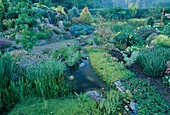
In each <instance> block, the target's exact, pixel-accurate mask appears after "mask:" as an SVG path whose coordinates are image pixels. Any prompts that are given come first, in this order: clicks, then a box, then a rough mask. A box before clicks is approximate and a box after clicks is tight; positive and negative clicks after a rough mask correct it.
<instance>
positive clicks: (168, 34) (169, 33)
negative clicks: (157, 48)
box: [162, 23, 170, 37]
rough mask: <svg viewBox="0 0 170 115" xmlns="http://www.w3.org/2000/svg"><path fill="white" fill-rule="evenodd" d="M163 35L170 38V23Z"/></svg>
mask: <svg viewBox="0 0 170 115" xmlns="http://www.w3.org/2000/svg"><path fill="white" fill-rule="evenodd" d="M162 33H163V34H165V35H167V36H168V37H170V23H169V24H168V25H166V26H165V27H164V29H163V30H162Z"/></svg>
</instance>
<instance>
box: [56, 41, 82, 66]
mask: <svg viewBox="0 0 170 115" xmlns="http://www.w3.org/2000/svg"><path fill="white" fill-rule="evenodd" d="M54 55H55V57H56V58H59V59H62V60H63V61H64V62H65V64H66V65H67V66H69V67H72V66H75V65H76V64H78V62H79V60H80V59H81V55H80V52H79V50H78V46H76V45H75V44H72V45H68V46H66V45H64V46H62V47H61V48H59V49H58V50H57V51H56V52H55V53H54Z"/></svg>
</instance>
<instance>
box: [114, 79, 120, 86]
mask: <svg viewBox="0 0 170 115" xmlns="http://www.w3.org/2000/svg"><path fill="white" fill-rule="evenodd" d="M114 83H115V85H116V86H122V83H121V82H120V80H116V81H115V82H114Z"/></svg>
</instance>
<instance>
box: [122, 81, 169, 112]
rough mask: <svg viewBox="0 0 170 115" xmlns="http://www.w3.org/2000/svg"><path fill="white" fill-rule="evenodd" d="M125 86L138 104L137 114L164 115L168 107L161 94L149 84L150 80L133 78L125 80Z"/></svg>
mask: <svg viewBox="0 0 170 115" xmlns="http://www.w3.org/2000/svg"><path fill="white" fill-rule="evenodd" d="M125 87H126V88H127V89H129V90H130V91H131V92H132V95H133V98H135V99H136V100H137V103H138V105H139V110H138V114H139V115H151V114H155V113H156V114H158V115H164V114H165V113H166V112H167V111H168V110H169V107H168V105H167V104H166V102H165V101H163V99H162V97H161V95H160V94H159V93H158V91H157V90H156V88H155V87H153V86H151V85H150V81H149V80H148V81H146V80H139V79H137V78H133V79H130V80H128V81H127V82H125Z"/></svg>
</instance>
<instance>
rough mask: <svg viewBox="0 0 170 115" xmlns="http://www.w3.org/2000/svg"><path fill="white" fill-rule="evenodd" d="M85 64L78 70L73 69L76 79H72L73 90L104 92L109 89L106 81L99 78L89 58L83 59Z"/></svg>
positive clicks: (78, 91)
mask: <svg viewBox="0 0 170 115" xmlns="http://www.w3.org/2000/svg"><path fill="white" fill-rule="evenodd" d="M82 63H84V64H85V65H84V66H83V67H80V66H79V67H78V69H76V70H72V72H71V73H72V74H71V75H73V76H74V79H73V80H72V81H71V83H72V85H73V91H75V92H77V93H80V92H86V91H90V90H97V91H99V92H103V91H106V90H108V87H107V85H106V83H105V82H104V81H103V80H101V79H100V78H99V76H98V75H97V74H96V73H95V72H94V70H93V69H92V67H91V64H90V62H89V60H82Z"/></svg>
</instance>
